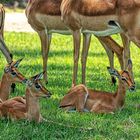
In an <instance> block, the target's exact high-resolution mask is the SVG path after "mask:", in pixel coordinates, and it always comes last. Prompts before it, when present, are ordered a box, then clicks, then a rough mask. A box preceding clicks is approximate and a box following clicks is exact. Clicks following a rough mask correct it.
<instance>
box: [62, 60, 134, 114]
mask: <svg viewBox="0 0 140 140" xmlns="http://www.w3.org/2000/svg"><path fill="white" fill-rule="evenodd" d="M131 65H132V62H131V61H130V60H129V64H128V69H129V68H131V67H132V66H131ZM108 71H109V73H110V74H111V75H114V76H116V77H117V78H118V79H119V81H118V88H117V90H116V92H115V94H112V93H109V92H105V91H97V90H93V89H88V88H86V87H85V86H84V85H77V86H75V87H73V88H72V89H71V90H70V91H69V92H68V94H67V95H65V96H64V98H63V99H62V100H61V102H60V107H61V108H64V109H65V110H69V111H70V110H72V109H76V110H77V111H80V112H81V111H89V112H95V113H112V112H114V111H115V110H117V109H119V108H122V107H123V105H124V102H125V94H126V89H127V87H128V88H129V89H130V91H134V89H135V85H134V83H133V81H132V79H131V77H130V75H129V72H128V71H125V70H123V71H120V72H119V71H117V70H115V69H111V68H110V67H108Z"/></svg>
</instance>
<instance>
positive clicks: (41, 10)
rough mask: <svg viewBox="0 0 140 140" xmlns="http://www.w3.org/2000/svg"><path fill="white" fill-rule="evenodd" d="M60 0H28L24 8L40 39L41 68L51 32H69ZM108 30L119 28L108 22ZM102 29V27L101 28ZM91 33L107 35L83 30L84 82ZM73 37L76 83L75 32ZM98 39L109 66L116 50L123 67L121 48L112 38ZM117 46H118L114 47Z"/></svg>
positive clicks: (113, 30)
mask: <svg viewBox="0 0 140 140" xmlns="http://www.w3.org/2000/svg"><path fill="white" fill-rule="evenodd" d="M61 2H62V0H29V1H28V5H27V8H26V16H27V18H28V22H29V24H30V25H31V26H32V28H33V29H34V30H35V31H36V32H37V33H38V35H39V37H40V40H41V48H42V57H43V70H44V71H46V69H47V61H48V53H49V48H50V43H51V37H52V33H60V34H65V35H67V34H71V32H70V30H68V29H67V27H66V26H65V24H64V23H63V22H62V21H61V12H60V5H61ZM109 24H110V32H111V33H117V32H120V31H121V29H120V27H118V26H117V25H116V24H117V23H115V22H110V23H109ZM101 29H102V28H101ZM91 33H93V34H94V35H104V36H105V35H108V33H107V32H104V31H103V32H97V31H93V32H84V33H83V37H84V39H83V51H82V52H83V53H82V57H81V62H82V83H84V84H85V67H86V59H87V54H88V48H89V44H90V38H91ZM79 34H80V33H79ZM74 38H75V39H76V40H79V41H78V45H77V44H75V45H74V69H73V84H75V83H76V77H77V69H78V58H79V48H80V47H78V49H77V48H76V46H80V38H79V37H78V34H77V33H76V34H75V35H74ZM98 39H99V40H100V41H101V43H102V44H103V46H104V48H105V50H106V52H107V54H108V56H109V60H110V64H111V67H113V53H112V50H113V51H114V52H116V54H117V56H118V58H119V61H120V64H121V67H122V68H123V58H122V50H123V49H122V48H121V47H120V46H119V45H118V44H117V43H116V42H114V41H113V40H112V38H111V37H102V38H100V37H98ZM116 46H118V48H117V47H116ZM44 78H45V79H47V73H45V75H44Z"/></svg>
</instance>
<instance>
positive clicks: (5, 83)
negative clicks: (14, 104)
mask: <svg viewBox="0 0 140 140" xmlns="http://www.w3.org/2000/svg"><path fill="white" fill-rule="evenodd" d="M11 84H12V83H11V82H10V81H9V80H8V78H7V76H6V74H3V76H2V81H1V84H0V99H1V100H2V101H5V100H7V99H8V98H9V94H10V91H11Z"/></svg>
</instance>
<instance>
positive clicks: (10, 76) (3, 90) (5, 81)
mask: <svg viewBox="0 0 140 140" xmlns="http://www.w3.org/2000/svg"><path fill="white" fill-rule="evenodd" d="M21 61H22V59H19V60H18V61H15V62H12V63H10V64H8V65H7V66H6V67H5V69H4V74H3V76H2V80H1V81H0V99H1V101H5V100H7V99H8V97H9V94H10V91H11V85H12V83H16V82H19V83H21V82H25V81H26V79H25V77H24V76H23V75H22V74H21V73H20V72H19V71H18V69H17V68H18V66H19V64H20V62H21Z"/></svg>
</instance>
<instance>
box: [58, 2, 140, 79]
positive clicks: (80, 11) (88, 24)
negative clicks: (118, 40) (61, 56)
mask: <svg viewBox="0 0 140 140" xmlns="http://www.w3.org/2000/svg"><path fill="white" fill-rule="evenodd" d="M131 3H133V6H132V4H131ZM139 3H140V2H138V0H125V1H122V0H76V1H75V0H62V3H61V15H62V20H63V21H64V23H65V24H66V25H67V27H69V29H70V30H72V34H73V40H74V47H75V49H76V50H77V52H79V48H80V33H81V32H82V33H85V34H88V33H94V32H98V35H99V36H106V35H111V34H114V33H121V32H123V34H122V36H123V44H124V69H126V67H127V61H128V58H129V57H130V50H129V44H130V39H131V40H132V41H134V40H135V39H136V38H135V37H137V39H138V35H136V34H135V36H133V37H134V38H135V39H132V38H131V35H132V34H133V33H134V32H133V33H132V34H131V33H130V34H128V33H125V31H126V30H125V29H127V30H128V31H130V32H131V31H133V26H135V22H136V21H135V20H132V15H134V14H135V16H134V17H135V18H136V17H137V16H138V13H137V14H136V11H135V10H134V9H135V8H137V9H139V8H138V4H139ZM129 4H130V5H129ZM131 7H132V8H131ZM131 10H132V13H133V14H131ZM137 11H138V10H137ZM128 19H129V20H128ZM130 20H132V22H130ZM131 23H133V24H131ZM119 24H120V25H119ZM138 24H139V22H138V20H137V22H136V25H137V26H136V27H135V28H134V29H137V27H138V26H139V25H138ZM112 25H113V26H112ZM130 26H131V27H132V28H130ZM136 31H137V33H138V30H136ZM136 31H135V33H136ZM137 42H139V41H138V40H137ZM77 55H78V54H77ZM76 61H77V62H78V57H77V60H76ZM77 64H78V63H77ZM131 72H132V71H131ZM131 76H132V77H133V75H132V73H131Z"/></svg>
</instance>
